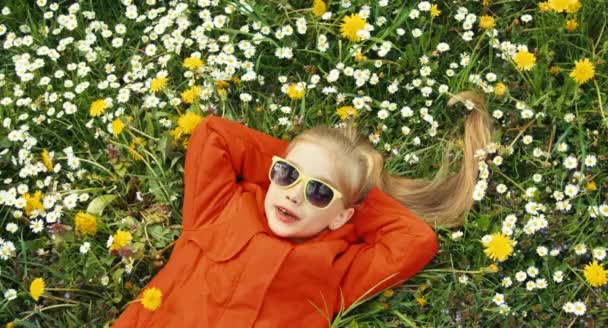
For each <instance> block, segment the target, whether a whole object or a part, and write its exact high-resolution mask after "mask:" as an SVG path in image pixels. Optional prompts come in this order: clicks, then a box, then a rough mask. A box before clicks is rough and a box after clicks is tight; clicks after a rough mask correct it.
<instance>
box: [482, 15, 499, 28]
mask: <svg viewBox="0 0 608 328" xmlns="http://www.w3.org/2000/svg"><path fill="white" fill-rule="evenodd" d="M494 26H496V20H495V19H494V17H492V16H488V15H483V16H481V17H479V27H480V28H482V29H484V30H489V29H491V28H494Z"/></svg>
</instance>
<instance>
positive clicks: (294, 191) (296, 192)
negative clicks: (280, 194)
mask: <svg viewBox="0 0 608 328" xmlns="http://www.w3.org/2000/svg"><path fill="white" fill-rule="evenodd" d="M301 189H302V183H300V182H298V183H297V184H296V185H295V186H292V187H291V188H289V189H288V190H287V192H286V194H285V198H287V199H288V200H289V201H290V202H292V203H294V204H296V205H299V204H300V203H302V200H303V199H304V195H303V193H302V190H301Z"/></svg>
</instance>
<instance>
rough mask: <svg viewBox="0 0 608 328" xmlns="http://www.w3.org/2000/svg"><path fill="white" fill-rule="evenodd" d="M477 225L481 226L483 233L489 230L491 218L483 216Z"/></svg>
mask: <svg viewBox="0 0 608 328" xmlns="http://www.w3.org/2000/svg"><path fill="white" fill-rule="evenodd" d="M477 224H478V225H479V228H480V229H481V230H482V231H487V230H488V228H489V227H490V216H488V215H481V216H480V217H479V221H477Z"/></svg>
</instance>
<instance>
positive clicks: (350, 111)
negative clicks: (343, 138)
mask: <svg viewBox="0 0 608 328" xmlns="http://www.w3.org/2000/svg"><path fill="white" fill-rule="evenodd" d="M336 113H337V114H338V116H340V119H341V120H346V119H347V118H348V117H351V116H352V117H359V112H358V111H357V109H356V108H355V107H353V106H342V107H339V108H338V109H337V110H336Z"/></svg>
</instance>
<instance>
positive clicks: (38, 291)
mask: <svg viewBox="0 0 608 328" xmlns="http://www.w3.org/2000/svg"><path fill="white" fill-rule="evenodd" d="M45 288H46V284H45V282H44V279H42V278H36V279H34V280H33V281H32V283H31V284H30V295H31V296H32V298H33V299H34V300H35V301H36V302H38V299H39V298H40V296H41V295H42V293H44V289H45Z"/></svg>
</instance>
